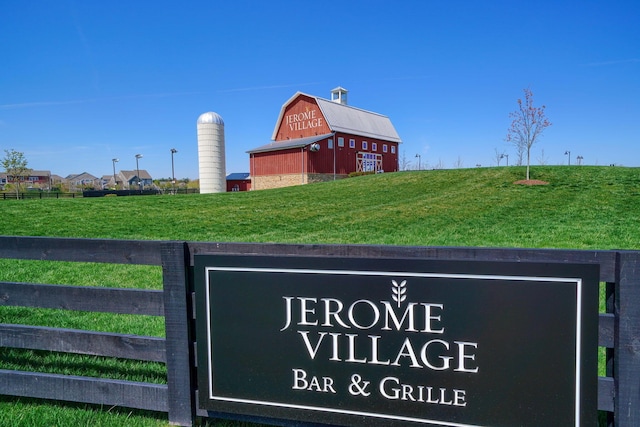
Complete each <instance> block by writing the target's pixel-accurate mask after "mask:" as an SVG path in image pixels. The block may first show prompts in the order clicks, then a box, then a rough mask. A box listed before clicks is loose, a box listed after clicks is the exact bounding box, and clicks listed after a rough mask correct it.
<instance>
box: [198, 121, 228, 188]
mask: <svg viewBox="0 0 640 427" xmlns="http://www.w3.org/2000/svg"><path fill="white" fill-rule="evenodd" d="M198 166H199V173H200V193H201V194H206V193H224V192H225V191H226V190H227V186H226V170H225V157H224V122H223V121H222V117H220V116H219V115H218V114H216V113H213V112H208V113H204V114H202V115H200V117H198Z"/></svg>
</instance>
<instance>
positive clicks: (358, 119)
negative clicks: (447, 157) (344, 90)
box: [271, 92, 402, 143]
mask: <svg viewBox="0 0 640 427" xmlns="http://www.w3.org/2000/svg"><path fill="white" fill-rule="evenodd" d="M301 95H303V96H307V97H309V98H312V99H314V100H315V101H316V103H317V104H318V107H319V108H320V111H321V112H322V115H323V116H324V118H325V120H326V122H327V125H328V126H329V128H330V129H331V131H332V132H344V133H350V134H354V135H361V136H365V137H369V138H378V139H384V140H387V141H393V142H397V143H401V142H402V140H401V139H400V136H399V135H398V132H396V129H395V128H394V127H393V124H392V123H391V120H390V119H389V117H387V116H384V115H382V114H378V113H374V112H371V111H367V110H362V109H360V108H355V107H352V106H350V105H344V104H340V103H338V102H333V101H330V100H328V99H324V98H320V97H317V96H313V95H308V94H306V93H302V92H296V94H295V95H293V96H292V97H291V98H289V100H288V101H287V102H285V103H284V105H283V106H282V109H281V110H280V115H279V116H278V120H277V122H276V127H275V129H274V130H273V135H272V136H271V139H273V140H275V139H276V135H277V133H278V127H279V126H280V123H281V122H282V118H283V117H284V112H285V110H286V108H287V106H288V105H289V104H290V103H292V102H293V101H294V100H295V99H297V98H298V97H299V96H301Z"/></svg>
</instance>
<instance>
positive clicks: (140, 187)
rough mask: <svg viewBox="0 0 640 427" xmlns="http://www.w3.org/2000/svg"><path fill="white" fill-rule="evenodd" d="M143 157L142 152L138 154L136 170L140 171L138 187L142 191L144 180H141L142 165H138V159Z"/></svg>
mask: <svg viewBox="0 0 640 427" xmlns="http://www.w3.org/2000/svg"><path fill="white" fill-rule="evenodd" d="M141 158H142V154H136V170H137V171H138V187H139V189H140V191H142V181H140V166H139V165H138V160H140V159H141Z"/></svg>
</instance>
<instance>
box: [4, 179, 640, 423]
mask: <svg viewBox="0 0 640 427" xmlns="http://www.w3.org/2000/svg"><path fill="white" fill-rule="evenodd" d="M523 176H524V168H520V167H508V168H507V167H503V168H479V169H462V170H437V171H419V172H400V173H388V174H379V175H371V176H363V177H358V178H351V179H346V180H340V181H336V182H329V183H323V184H313V185H306V186H299V187H289V188H283V189H278V190H265V191H255V192H248V193H224V194H209V195H176V196H169V195H165V196H145V197H132V196H129V197H107V198H87V199H42V200H39V199H35V200H0V212H2V218H3V220H2V221H1V222H0V235H22V236H56V237H83V238H114V239H145V240H190V241H225V242H278V243H314V244H319V243H338V244H347V243H349V244H384V245H420V246H423V245H424V246H432V245H436V246H484V247H486V246H489V247H525V248H567V249H638V248H639V247H640V169H635V168H619V167H591V166H574V167H561V166H555V167H534V168H532V179H538V180H543V181H547V182H548V185H541V186H525V185H515V184H514V182H515V181H517V180H520V179H522V178H523ZM0 280H3V281H21V282H41V283H61V284H62V283H64V284H73V285H84V286H109V287H134V288H146V289H160V288H161V272H160V269H159V268H158V267H146V266H112V265H94V264H89V263H81V264H77V263H52V262H42V261H14V260H0ZM140 317H141V316H117V315H106V314H105V315H97V314H95V313H73V314H69V313H65V312H62V313H61V312H60V311H57V310H33V309H20V308H13V307H0V323H23V324H34V325H44V326H55V327H68V328H82V327H83V326H85V327H86V325H91V328H92V329H95V330H101V331H102V330H104V331H113V332H121V333H136V334H145V335H155V336H162V335H163V323H162V319H156V318H140ZM0 356H1V357H0V368H8V369H12V368H15V367H19V366H35V367H36V368H34V369H42V370H46V371H47V372H51V371H53V372H60V371H65V369H66V368H67V367H68V366H69V365H74V366H77V365H81V366H87V365H92V367H90V368H87V371H88V372H89V373H90V374H94V375H96V376H108V377H113V378H124V379H137V378H144V380H145V381H147V380H149V381H156V382H163V381H165V379H164V376H165V373H164V371H163V366H159V365H156V364H146V365H144V366H137V365H124V367H123V365H118V366H112V365H110V363H111V362H110V361H101V360H95V359H91V358H80V357H79V358H76V357H75V356H74V357H72V358H71V359H68V356H67V355H47V354H41V353H39V352H25V351H21V352H19V351H15V350H8V349H1V350H0ZM0 414H2V416H1V417H0V426H5V425H6V426H9V425H11V426H15V425H24V426H27V425H28V426H32V425H47V426H49V425H89V424H90V425H109V426H110V425H134V426H135V425H140V426H147V425H166V418H163V417H162V416H158V415H157V414H148V413H140V412H131V411H126V410H116V409H114V408H110V409H108V410H105V411H97V410H96V408H93V407H88V406H86V405H65V406H51V405H47V404H44V403H43V402H41V401H30V400H25V399H13V398H0ZM222 425H224V424H222ZM229 425H233V426H239V425H241V424H239V423H232V424H229Z"/></svg>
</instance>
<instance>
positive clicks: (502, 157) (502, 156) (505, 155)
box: [498, 154, 509, 166]
mask: <svg viewBox="0 0 640 427" xmlns="http://www.w3.org/2000/svg"><path fill="white" fill-rule="evenodd" d="M505 157H506V158H507V166H509V155H508V154H500V158H501V159H504V158H505ZM498 166H500V161H498Z"/></svg>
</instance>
